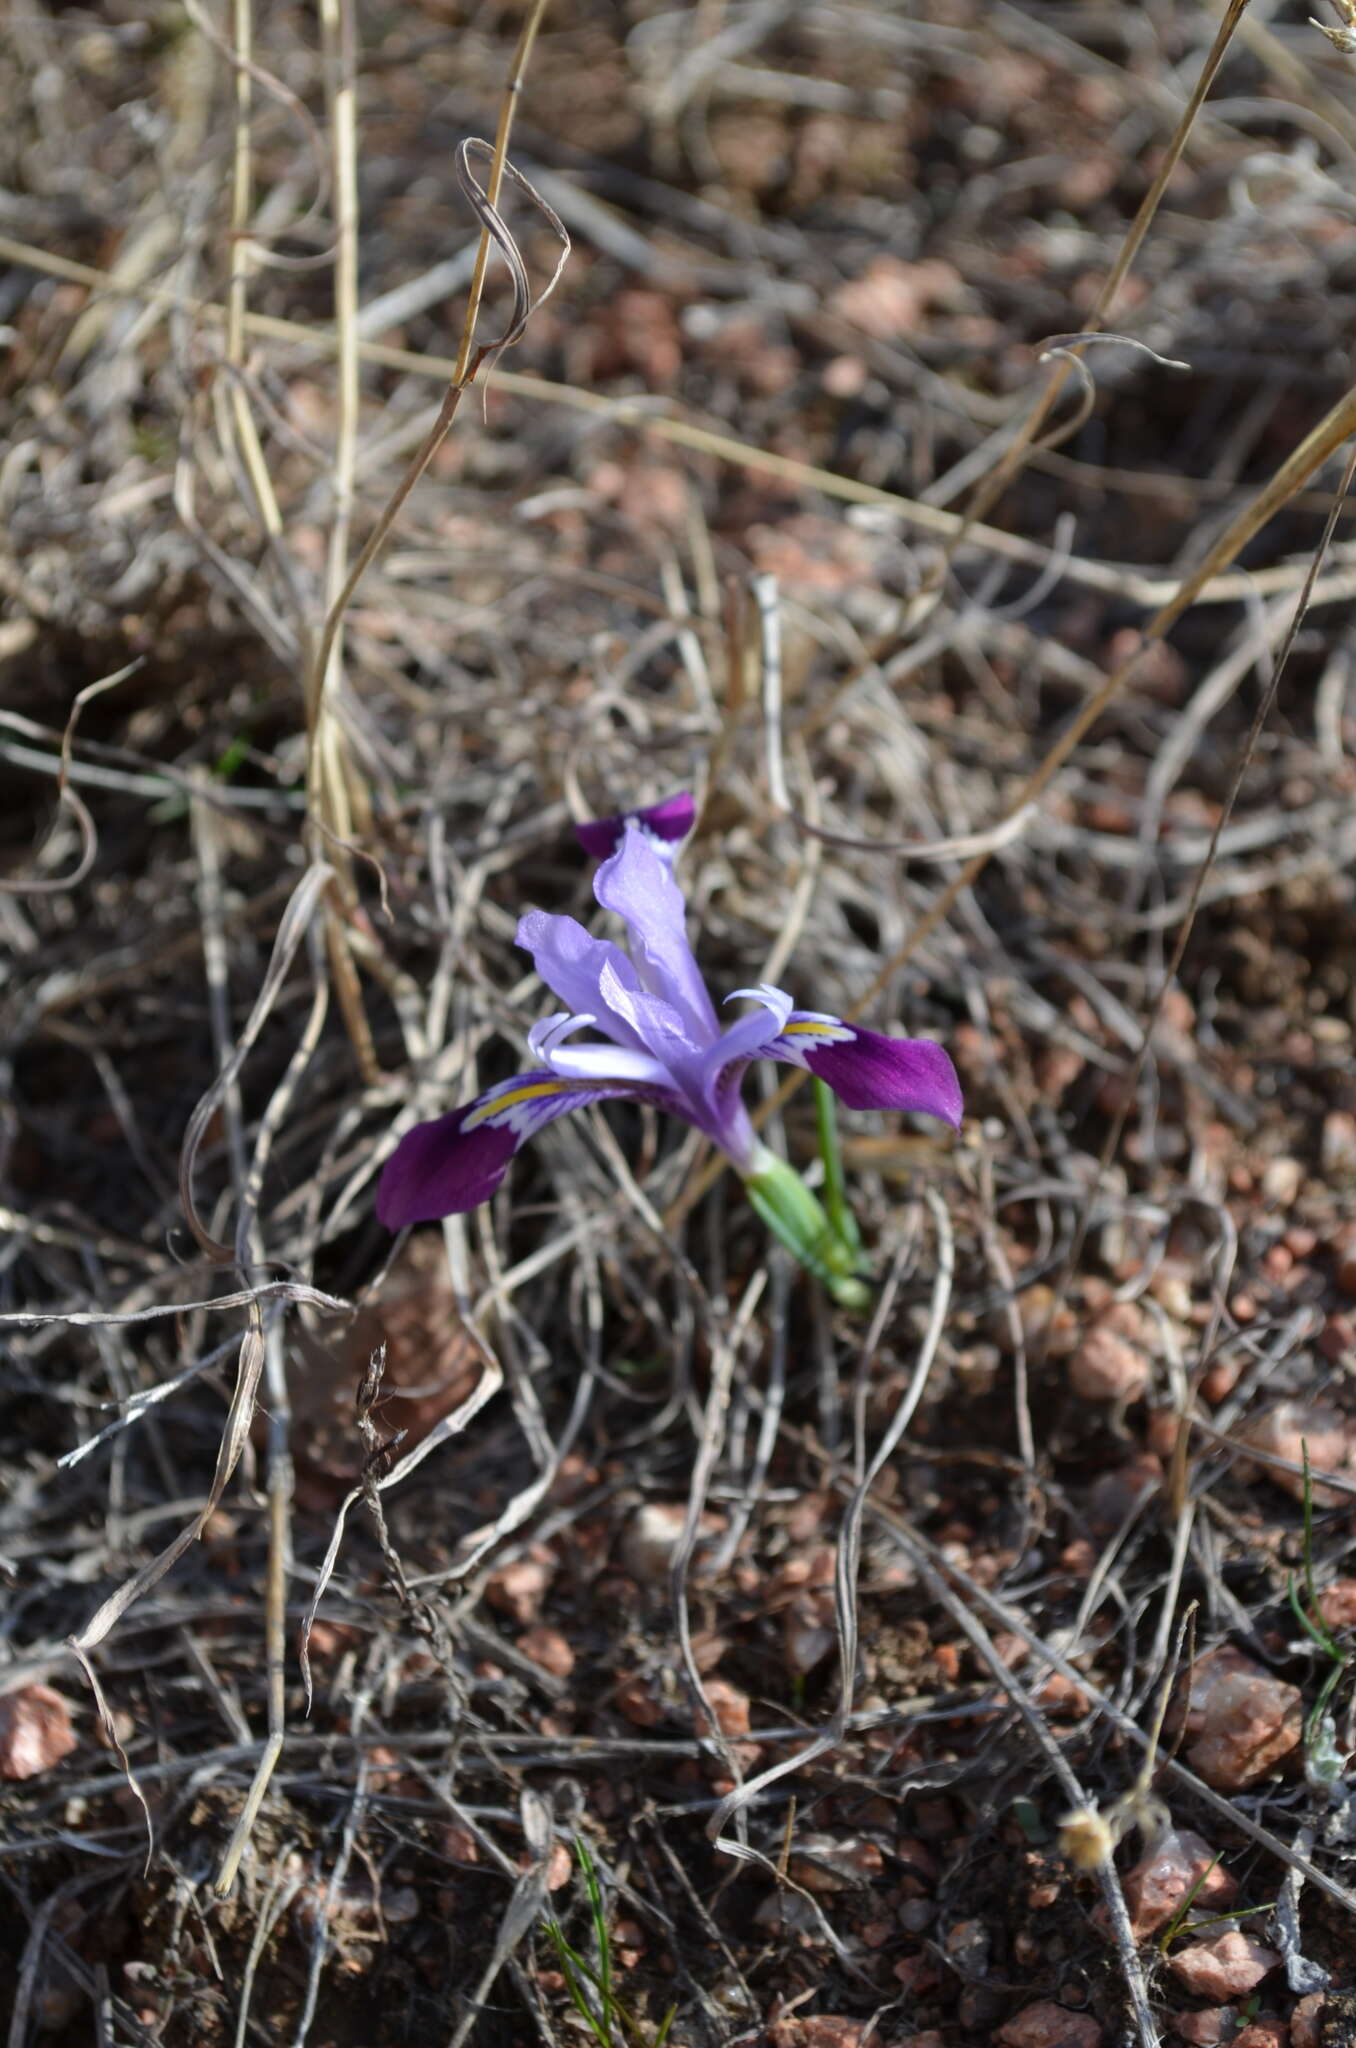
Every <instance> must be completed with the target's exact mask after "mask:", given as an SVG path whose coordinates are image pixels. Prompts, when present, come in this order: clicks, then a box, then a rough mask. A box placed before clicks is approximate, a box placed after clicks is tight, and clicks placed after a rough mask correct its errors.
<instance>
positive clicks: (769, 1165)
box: [744, 1127, 871, 1309]
mask: <svg viewBox="0 0 1356 2048" xmlns="http://www.w3.org/2000/svg"><path fill="white" fill-rule="evenodd" d="M821 1128H822V1127H821ZM744 1185H745V1187H746V1188H747V1189H748V1191H749V1200H750V1201H751V1202H752V1204H753V1206H754V1209H755V1210H756V1211H757V1213H758V1215H759V1216H761V1217H762V1219H763V1222H764V1223H765V1224H766V1225H767V1227H768V1229H769V1230H770V1231H771V1232H772V1234H773V1236H774V1237H775V1238H777V1239H778V1240H779V1241H780V1242H781V1243H782V1244H784V1245H785V1246H786V1248H787V1250H788V1251H789V1252H791V1253H792V1254H793V1256H794V1257H795V1258H797V1259H799V1261H800V1263H801V1265H802V1266H804V1267H805V1270H806V1271H807V1272H808V1273H813V1274H814V1276H815V1278H816V1280H818V1281H819V1282H820V1284H821V1285H822V1286H823V1287H824V1288H825V1289H826V1290H827V1291H828V1293H829V1294H831V1295H832V1296H833V1298H834V1300H835V1301H836V1302H839V1303H841V1305H842V1306H843V1307H844V1308H855V1309H864V1308H868V1307H869V1306H870V1304H871V1290H870V1288H869V1287H867V1285H866V1284H865V1282H864V1281H863V1280H862V1278H861V1277H860V1276H861V1247H860V1241H859V1239H858V1236H857V1226H856V1223H855V1222H854V1221H853V1219H852V1217H851V1214H850V1213H849V1211H848V1209H847V1204H846V1202H845V1201H844V1200H843V1194H842V1182H841V1175H840V1177H839V1182H838V1192H837V1202H838V1205H839V1215H840V1218H841V1219H846V1230H844V1229H842V1228H835V1226H834V1222H833V1219H832V1205H833V1203H834V1199H835V1198H834V1196H833V1194H832V1193H831V1194H830V1198H829V1199H830V1205H831V1207H830V1210H829V1211H828V1212H826V1211H825V1209H824V1208H823V1206H822V1205H821V1203H820V1201H819V1199H818V1197H817V1196H816V1195H814V1194H812V1193H811V1192H810V1190H809V1188H807V1187H806V1185H805V1183H804V1181H803V1180H802V1179H801V1177H800V1175H799V1174H798V1173H796V1172H795V1171H794V1169H793V1168H792V1167H790V1166H788V1165H787V1163H786V1161H785V1160H784V1159H779V1158H778V1157H777V1155H776V1153H775V1152H769V1151H768V1149H767V1147H766V1146H765V1145H760V1146H759V1148H758V1151H757V1153H756V1154H755V1156H754V1160H753V1164H752V1166H751V1167H750V1169H749V1171H748V1172H747V1173H746V1174H745V1175H744Z"/></svg>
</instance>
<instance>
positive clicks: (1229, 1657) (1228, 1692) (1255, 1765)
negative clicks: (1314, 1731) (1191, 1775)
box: [1182, 1644, 1304, 1792]
mask: <svg viewBox="0 0 1356 2048" xmlns="http://www.w3.org/2000/svg"><path fill="white" fill-rule="evenodd" d="M1187 1678H1188V1685H1187V1694H1186V1700H1185V1713H1184V1715H1183V1717H1182V1718H1183V1721H1184V1725H1185V1728H1186V1733H1187V1735H1188V1737H1189V1741H1188V1746H1187V1752H1186V1755H1187V1762H1188V1763H1189V1764H1190V1765H1191V1767H1192V1769H1193V1770H1195V1771H1198V1772H1199V1773H1200V1775H1201V1777H1203V1778H1204V1779H1205V1782H1206V1784H1207V1785H1213V1786H1214V1787H1215V1789H1216V1791H1219V1792H1237V1791H1240V1790H1241V1789H1242V1788H1243V1787H1244V1786H1247V1785H1253V1784H1256V1782H1257V1780H1258V1779H1259V1778H1264V1777H1266V1775H1267V1773H1268V1772H1269V1771H1271V1770H1273V1769H1274V1768H1275V1766H1276V1765H1277V1764H1278V1763H1279V1762H1280V1761H1281V1760H1282V1758H1284V1757H1287V1756H1289V1754H1290V1752H1291V1751H1292V1750H1294V1749H1296V1748H1297V1747H1298V1746H1299V1741H1300V1737H1301V1735H1302V1734H1303V1730H1304V1711H1303V1699H1302V1696H1301V1694H1300V1692H1299V1690H1298V1688H1297V1687H1295V1686H1293V1685H1287V1684H1285V1682H1284V1681H1283V1680H1282V1679H1279V1678H1273V1677H1272V1676H1271V1673H1270V1672H1269V1671H1265V1670H1264V1669H1263V1668H1262V1666H1261V1665H1260V1664H1255V1663H1254V1662H1253V1660H1252V1659H1251V1658H1250V1657H1245V1656H1244V1655H1243V1654H1242V1652H1241V1651H1239V1650H1235V1649H1234V1648H1232V1646H1231V1645H1228V1644H1225V1645H1224V1646H1223V1647H1221V1648H1220V1649H1218V1650H1208V1651H1207V1652H1206V1654H1205V1655H1204V1656H1203V1657H1198V1658H1197V1659H1196V1662H1195V1663H1194V1664H1193V1665H1192V1667H1191V1670H1190V1672H1189V1673H1188V1675H1187Z"/></svg>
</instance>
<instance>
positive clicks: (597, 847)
mask: <svg viewBox="0 0 1356 2048" xmlns="http://www.w3.org/2000/svg"><path fill="white" fill-rule="evenodd" d="M696 814H697V807H696V805H695V804H694V803H693V801H692V797H691V795H690V794H689V792H688V791H687V790H685V789H680V790H679V791H678V793H677V795H676V796H666V797H665V798H664V801H663V803H662V804H651V805H650V808H649V809H648V810H646V811H630V812H626V813H623V815H622V816H620V817H617V818H595V819H592V820H590V821H589V822H588V823H587V824H584V825H576V826H575V828H574V833H575V838H576V839H577V840H578V841H579V844H580V845H581V846H582V847H583V849H584V851H585V853H587V854H588V855H589V856H590V857H591V858H592V859H593V860H606V859H607V858H608V857H609V855H610V854H614V853H615V852H616V851H617V848H618V847H619V846H620V845H621V842H622V834H623V833H624V832H625V830H626V821H627V818H628V817H632V818H637V819H638V820H639V821H640V823H641V824H642V825H644V826H645V827H646V829H647V830H648V831H650V832H653V834H654V836H655V838H656V839H663V840H667V841H669V842H670V843H674V842H676V841H678V840H679V839H686V838H687V835H688V833H689V832H690V831H691V830H692V820H693V819H694V817H695V816H696Z"/></svg>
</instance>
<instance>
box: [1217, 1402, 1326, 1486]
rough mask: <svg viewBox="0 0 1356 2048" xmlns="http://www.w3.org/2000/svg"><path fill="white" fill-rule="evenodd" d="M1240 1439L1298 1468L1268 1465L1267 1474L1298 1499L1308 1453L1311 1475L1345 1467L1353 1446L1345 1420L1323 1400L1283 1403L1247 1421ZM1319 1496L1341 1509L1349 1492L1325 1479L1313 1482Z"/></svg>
mask: <svg viewBox="0 0 1356 2048" xmlns="http://www.w3.org/2000/svg"><path fill="white" fill-rule="evenodd" d="M1238 1441H1239V1442H1240V1443H1243V1444H1246V1445H1247V1446H1248V1447H1249V1448H1250V1449H1253V1450H1258V1451H1265V1452H1266V1453H1267V1454H1268V1456H1269V1457H1272V1458H1284V1459H1285V1461H1286V1463H1287V1464H1288V1465H1290V1466H1291V1467H1292V1468H1293V1469H1292V1470H1290V1471H1288V1472H1287V1471H1282V1470H1281V1469H1280V1468H1279V1467H1277V1466H1275V1465H1264V1466H1263V1467H1262V1471H1263V1474H1264V1476H1265V1477H1266V1478H1267V1479H1268V1480H1269V1481H1270V1482H1271V1484H1272V1485H1273V1486H1279V1487H1280V1488H1281V1490H1282V1491H1283V1492H1285V1493H1288V1494H1289V1495H1290V1496H1291V1497H1292V1499H1294V1500H1302V1499H1303V1498H1304V1460H1305V1455H1306V1453H1307V1455H1308V1459H1309V1470H1310V1472H1311V1473H1318V1472H1337V1471H1340V1470H1341V1469H1342V1467H1343V1466H1345V1464H1346V1462H1347V1459H1348V1457H1349V1455H1350V1450H1351V1444H1350V1439H1349V1437H1348V1435H1347V1429H1346V1423H1345V1420H1344V1418H1343V1417H1342V1416H1341V1415H1340V1414H1339V1413H1338V1411H1337V1410H1336V1409H1335V1408H1329V1407H1326V1406H1324V1405H1323V1404H1321V1403H1318V1402H1312V1403H1305V1402H1302V1401H1278V1402H1277V1404H1276V1406H1275V1407H1274V1408H1272V1409H1270V1410H1268V1412H1267V1413H1266V1414H1265V1415H1260V1416H1258V1417H1256V1418H1255V1419H1254V1420H1253V1421H1250V1422H1247V1423H1244V1424H1243V1426H1242V1427H1241V1428H1240V1429H1239V1431H1238ZM1311 1484H1312V1487H1313V1498H1314V1500H1315V1501H1316V1502H1317V1503H1318V1505H1319V1506H1320V1507H1335V1506H1336V1505H1337V1504H1338V1503H1339V1502H1340V1501H1342V1500H1343V1499H1344V1498H1345V1496H1344V1495H1343V1494H1340V1493H1338V1492H1337V1491H1336V1489H1335V1488H1334V1487H1331V1486H1324V1485H1323V1483H1322V1481H1321V1480H1313V1481H1311Z"/></svg>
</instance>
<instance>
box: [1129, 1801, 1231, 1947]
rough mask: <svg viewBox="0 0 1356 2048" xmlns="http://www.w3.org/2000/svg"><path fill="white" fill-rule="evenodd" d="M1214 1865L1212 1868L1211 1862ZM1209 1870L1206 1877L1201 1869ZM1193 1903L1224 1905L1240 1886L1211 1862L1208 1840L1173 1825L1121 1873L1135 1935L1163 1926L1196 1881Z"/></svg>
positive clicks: (1139, 1937)
mask: <svg viewBox="0 0 1356 2048" xmlns="http://www.w3.org/2000/svg"><path fill="white" fill-rule="evenodd" d="M1212 1865H1213V1866H1214V1867H1213V1868H1212V1867H1211V1866H1212ZM1207 1871H1208V1872H1209V1875H1208V1876H1205V1875H1204V1873H1205V1872H1207ZM1198 1879H1200V1880H1202V1881H1201V1882H1200V1884H1199V1888H1198V1889H1197V1891H1196V1892H1195V1895H1194V1897H1193V1899H1192V1904H1193V1905H1199V1906H1216V1907H1218V1906H1225V1905H1227V1904H1228V1903H1229V1901H1230V1899H1232V1898H1233V1896H1234V1894H1235V1892H1236V1891H1237V1890H1238V1886H1237V1885H1236V1884H1235V1883H1234V1881H1233V1879H1232V1878H1231V1877H1230V1876H1229V1873H1228V1872H1227V1871H1226V1870H1222V1869H1221V1868H1220V1866H1219V1864H1218V1863H1217V1862H1215V1854H1214V1851H1213V1850H1212V1849H1211V1847H1210V1844H1209V1843H1208V1842H1206V1841H1203V1840H1202V1838H1201V1837H1200V1836H1199V1835H1195V1834H1192V1833H1191V1831H1190V1829H1188V1828H1183V1829H1181V1830H1180V1832H1179V1830H1178V1829H1176V1828H1172V1829H1170V1830H1169V1831H1168V1833H1167V1834H1166V1835H1164V1836H1163V1838H1162V1840H1161V1841H1160V1842H1158V1843H1157V1844H1156V1845H1155V1847H1154V1848H1153V1849H1152V1850H1151V1851H1150V1852H1149V1854H1148V1855H1147V1856H1141V1858H1140V1860H1139V1862H1138V1863H1137V1864H1135V1866H1134V1868H1133V1869H1132V1870H1128V1871H1127V1872H1126V1874H1125V1880H1124V1883H1125V1902H1126V1904H1127V1906H1128V1907H1129V1908H1130V1925H1131V1927H1132V1928H1133V1930H1134V1933H1135V1935H1136V1937H1137V1939H1139V1940H1141V1941H1142V1940H1143V1939H1144V1937H1145V1935H1147V1934H1152V1933H1153V1932H1154V1930H1155V1928H1158V1927H1162V1926H1165V1925H1166V1923H1167V1922H1168V1921H1169V1920H1171V1918H1172V1916H1173V1914H1174V1913H1175V1912H1176V1911H1177V1908H1178V1907H1179V1906H1180V1905H1181V1903H1182V1901H1183V1899H1184V1898H1185V1897H1186V1896H1187V1893H1188V1892H1190V1891H1191V1888H1192V1886H1193V1885H1195V1884H1197V1880H1198Z"/></svg>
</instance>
